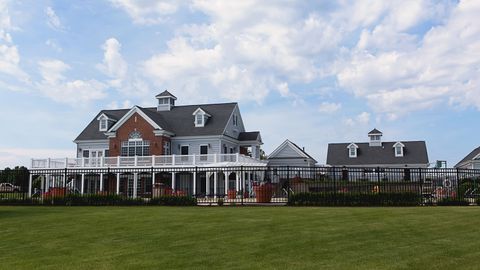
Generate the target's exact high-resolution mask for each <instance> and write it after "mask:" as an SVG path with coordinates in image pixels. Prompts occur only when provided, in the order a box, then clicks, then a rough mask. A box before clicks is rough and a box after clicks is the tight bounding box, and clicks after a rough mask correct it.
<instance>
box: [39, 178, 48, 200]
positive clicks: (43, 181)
mask: <svg viewBox="0 0 480 270" xmlns="http://www.w3.org/2000/svg"><path fill="white" fill-rule="evenodd" d="M45 178H47V176H46V175H45V177H42V179H41V180H40V181H41V182H42V183H41V186H40V188H41V189H42V195H43V193H44V192H46V190H47V187H46V186H45V185H46V184H45V182H46V181H45Z"/></svg>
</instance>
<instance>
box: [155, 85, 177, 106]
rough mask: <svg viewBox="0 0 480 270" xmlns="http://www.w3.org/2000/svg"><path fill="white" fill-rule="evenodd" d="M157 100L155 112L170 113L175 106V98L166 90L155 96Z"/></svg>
mask: <svg viewBox="0 0 480 270" xmlns="http://www.w3.org/2000/svg"><path fill="white" fill-rule="evenodd" d="M155 98H156V99H158V106H157V111H170V110H171V109H172V108H173V107H174V106H175V100H177V97H176V96H174V95H172V94H171V93H170V92H168V91H167V90H165V91H163V92H162V93H160V94H158V95H156V96H155Z"/></svg>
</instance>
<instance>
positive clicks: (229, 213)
mask: <svg viewBox="0 0 480 270" xmlns="http://www.w3.org/2000/svg"><path fill="white" fill-rule="evenodd" d="M479 227H480V207H464V208H461V207H443V208H442V207H425V208H421V207H417V208H289V207H246V208H240V207H239V208H227V207H223V208H219V207H203V208H202V207H191V208H174V207H171V208H170V207H0V269H479V268H480V260H479V259H480V228H479Z"/></svg>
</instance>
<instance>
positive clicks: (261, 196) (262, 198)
mask: <svg viewBox="0 0 480 270" xmlns="http://www.w3.org/2000/svg"><path fill="white" fill-rule="evenodd" d="M253 190H254V191H255V198H256V199H257V203H269V202H270V201H271V200H272V195H273V187H272V185H270V184H266V185H260V186H255V187H253Z"/></svg>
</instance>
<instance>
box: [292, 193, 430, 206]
mask: <svg viewBox="0 0 480 270" xmlns="http://www.w3.org/2000/svg"><path fill="white" fill-rule="evenodd" d="M420 202H421V196H420V194H417V193H413V192H404V193H337V192H321V193H320V192H319V193H307V192H304V193H297V194H293V195H290V197H289V200H288V205H291V206H417V205H420Z"/></svg>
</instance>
